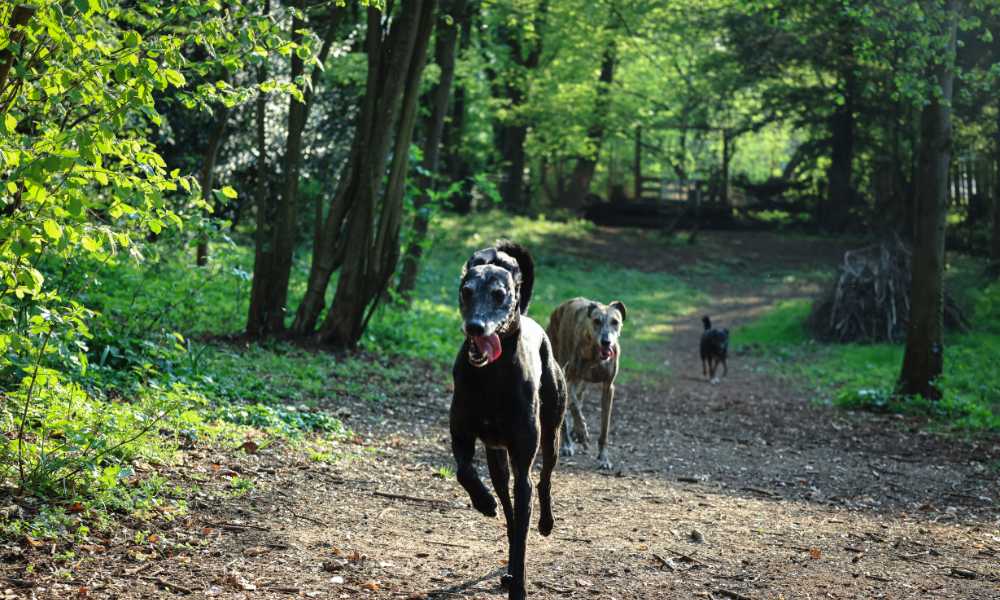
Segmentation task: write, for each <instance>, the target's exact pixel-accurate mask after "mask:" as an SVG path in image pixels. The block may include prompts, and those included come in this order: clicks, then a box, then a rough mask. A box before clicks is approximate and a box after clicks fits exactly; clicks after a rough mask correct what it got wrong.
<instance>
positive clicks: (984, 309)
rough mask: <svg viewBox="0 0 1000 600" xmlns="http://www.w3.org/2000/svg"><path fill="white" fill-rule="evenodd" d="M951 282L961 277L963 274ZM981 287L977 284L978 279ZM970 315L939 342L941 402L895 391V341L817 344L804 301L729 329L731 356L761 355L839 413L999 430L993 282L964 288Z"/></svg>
mask: <svg viewBox="0 0 1000 600" xmlns="http://www.w3.org/2000/svg"><path fill="white" fill-rule="evenodd" d="M956 277H958V278H960V279H962V280H963V281H964V282H967V280H968V271H965V272H960V273H958V274H957V275H956ZM979 283H980V284H982V282H979ZM963 289H965V290H966V298H965V304H966V305H968V307H969V308H968V310H969V311H970V312H971V314H972V315H973V318H972V323H973V327H972V330H971V331H969V332H966V333H951V334H948V335H947V336H946V338H945V367H944V373H943V375H942V377H941V378H940V380H939V381H938V382H937V385H938V387H939V389H940V390H941V392H942V395H943V397H942V399H940V400H937V401H931V400H927V399H924V398H922V397H910V396H905V397H904V396H900V395H897V394H896V393H895V392H894V387H895V383H896V381H897V379H898V377H899V371H900V368H901V365H902V361H903V346H902V345H900V344H842V345H833V344H830V345H827V344H819V343H817V342H815V341H813V340H811V339H810V338H809V335H808V333H807V331H806V327H805V321H806V318H807V317H808V315H809V311H810V303H809V302H808V301H806V300H795V301H788V302H785V303H783V304H780V305H779V306H777V307H776V308H775V309H774V310H772V311H771V312H769V313H767V314H766V315H764V316H762V317H761V318H759V319H757V320H756V321H754V322H753V323H751V324H749V325H747V326H746V327H743V328H741V329H739V330H738V331H736V332H734V334H733V341H734V346H735V349H736V350H737V351H747V352H753V353H756V354H760V355H763V356H766V357H768V358H769V359H770V360H771V361H772V362H773V363H775V364H778V365H780V370H781V372H783V373H791V374H793V375H797V376H800V377H802V378H804V379H805V380H806V381H807V382H808V383H809V384H811V385H812V386H813V387H815V388H816V390H817V391H818V393H819V394H820V397H821V399H823V400H825V401H829V402H832V403H833V404H835V405H837V406H841V407H844V408H857V409H867V410H874V411H882V412H894V413H901V414H917V415H925V416H927V417H930V418H931V419H932V420H933V421H934V423H936V424H937V425H938V426H940V427H943V428H946V429H953V430H965V431H1000V370H998V369H997V368H996V364H995V363H996V357H997V356H1000V283H993V284H992V285H985V284H982V285H975V286H971V285H970V286H963Z"/></svg>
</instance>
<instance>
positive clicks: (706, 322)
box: [701, 315, 712, 331]
mask: <svg viewBox="0 0 1000 600" xmlns="http://www.w3.org/2000/svg"><path fill="white" fill-rule="evenodd" d="M701 322H702V324H703V325H705V331H708V330H709V329H711V328H712V319H709V318H708V315H705V316H704V317H702V318H701Z"/></svg>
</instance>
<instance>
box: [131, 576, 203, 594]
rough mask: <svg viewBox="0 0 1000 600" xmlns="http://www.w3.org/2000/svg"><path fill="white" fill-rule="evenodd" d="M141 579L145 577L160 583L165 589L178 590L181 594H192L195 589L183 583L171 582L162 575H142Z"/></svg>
mask: <svg viewBox="0 0 1000 600" xmlns="http://www.w3.org/2000/svg"><path fill="white" fill-rule="evenodd" d="M139 579H145V580H147V581H152V582H154V583H156V584H157V585H159V586H160V587H162V588H164V589H166V590H168V591H171V592H177V593H179V594H185V595H190V594H193V593H194V590H192V589H191V588H187V587H184V586H183V585H180V584H178V583H171V582H169V581H167V580H166V579H164V578H162V577H148V576H146V577H140V578H139Z"/></svg>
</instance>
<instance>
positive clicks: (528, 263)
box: [494, 240, 535, 315]
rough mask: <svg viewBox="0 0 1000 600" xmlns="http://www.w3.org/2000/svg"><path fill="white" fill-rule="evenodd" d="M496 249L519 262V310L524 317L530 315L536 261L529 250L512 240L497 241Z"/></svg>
mask: <svg viewBox="0 0 1000 600" xmlns="http://www.w3.org/2000/svg"><path fill="white" fill-rule="evenodd" d="M494 247H495V248H496V249H497V250H499V251H500V252H504V253H506V254H509V255H510V256H511V258H513V259H514V260H516V261H517V266H518V268H520V269H521V293H520V300H519V305H518V308H519V309H520V311H521V314H522V315H524V314H528V304H529V303H530V302H531V292H532V291H533V290H534V288H535V260H534V259H533V258H531V253H530V252H528V249H527V248H525V247H524V246H522V245H521V244H515V243H514V242H511V241H510V240H497V243H496V244H494Z"/></svg>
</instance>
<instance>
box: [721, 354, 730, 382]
mask: <svg viewBox="0 0 1000 600" xmlns="http://www.w3.org/2000/svg"><path fill="white" fill-rule="evenodd" d="M728 375H729V365H728V364H726V357H725V356H723V357H722V376H723V377H726V376H728Z"/></svg>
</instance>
